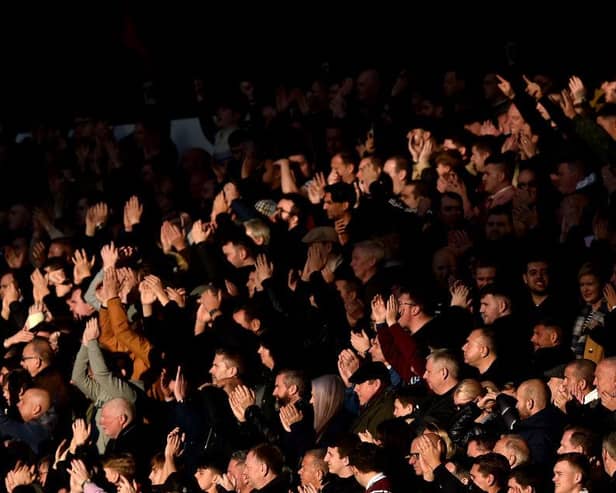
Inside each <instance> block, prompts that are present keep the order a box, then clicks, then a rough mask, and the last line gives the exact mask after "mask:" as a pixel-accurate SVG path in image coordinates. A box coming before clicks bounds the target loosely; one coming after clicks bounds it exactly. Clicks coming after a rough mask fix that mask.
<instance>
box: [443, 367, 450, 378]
mask: <svg viewBox="0 0 616 493" xmlns="http://www.w3.org/2000/svg"><path fill="white" fill-rule="evenodd" d="M441 374H442V375H443V380H446V379H447V377H448V376H449V370H448V369H447V368H445V367H443V368H441Z"/></svg>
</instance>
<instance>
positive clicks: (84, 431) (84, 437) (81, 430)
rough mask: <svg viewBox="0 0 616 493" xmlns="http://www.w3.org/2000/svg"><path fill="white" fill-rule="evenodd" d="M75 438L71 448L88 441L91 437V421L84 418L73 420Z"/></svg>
mask: <svg viewBox="0 0 616 493" xmlns="http://www.w3.org/2000/svg"><path fill="white" fill-rule="evenodd" d="M72 428H73V440H72V442H71V445H72V446H71V448H72V449H73V450H75V448H77V447H79V446H80V445H84V444H86V443H87V441H88V439H89V438H90V432H91V431H92V430H91V426H90V423H86V422H85V420H83V419H76V420H75V421H73V425H72Z"/></svg>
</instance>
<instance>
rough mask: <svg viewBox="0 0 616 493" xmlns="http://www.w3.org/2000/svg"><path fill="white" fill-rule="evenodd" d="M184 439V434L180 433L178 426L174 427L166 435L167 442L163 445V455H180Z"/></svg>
mask: <svg viewBox="0 0 616 493" xmlns="http://www.w3.org/2000/svg"><path fill="white" fill-rule="evenodd" d="M185 439H186V434H184V433H182V432H181V430H180V428H178V427H176V428H174V429H173V430H171V431H170V432H169V434H168V435H167V444H166V446H165V457H167V458H170V459H171V458H175V457H179V456H180V455H181V450H182V445H183V444H184V440H185Z"/></svg>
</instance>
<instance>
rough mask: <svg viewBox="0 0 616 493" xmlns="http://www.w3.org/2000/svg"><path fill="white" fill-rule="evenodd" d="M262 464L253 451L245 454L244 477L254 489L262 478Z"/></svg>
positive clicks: (259, 484) (258, 485)
mask: <svg viewBox="0 0 616 493" xmlns="http://www.w3.org/2000/svg"><path fill="white" fill-rule="evenodd" d="M261 468H262V464H261V461H259V459H257V457H256V456H255V454H254V453H253V452H248V455H247V456H246V477H247V478H248V483H249V484H250V486H252V487H253V488H254V489H258V488H259V487H260V486H261V481H262V480H263V473H262V471H261Z"/></svg>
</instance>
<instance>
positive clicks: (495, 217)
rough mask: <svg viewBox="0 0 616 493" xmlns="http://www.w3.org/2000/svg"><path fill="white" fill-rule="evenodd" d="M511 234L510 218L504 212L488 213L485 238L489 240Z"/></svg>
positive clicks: (499, 238) (495, 239) (500, 238)
mask: <svg viewBox="0 0 616 493" xmlns="http://www.w3.org/2000/svg"><path fill="white" fill-rule="evenodd" d="M510 234H511V220H510V219H509V217H508V216H507V215H506V214H489V215H488V219H487V220H486V238H487V239H488V240H490V241H497V240H502V239H503V238H504V237H505V236H507V235H510Z"/></svg>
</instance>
